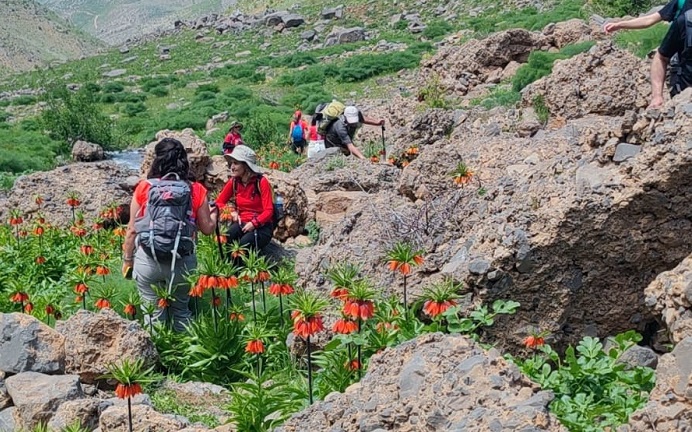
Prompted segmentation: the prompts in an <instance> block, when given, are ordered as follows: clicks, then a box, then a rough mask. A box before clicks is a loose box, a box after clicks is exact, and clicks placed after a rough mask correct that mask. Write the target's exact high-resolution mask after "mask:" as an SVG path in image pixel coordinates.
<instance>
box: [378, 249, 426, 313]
mask: <svg viewBox="0 0 692 432" xmlns="http://www.w3.org/2000/svg"><path fill="white" fill-rule="evenodd" d="M386 260H387V266H388V267H389V270H391V271H393V272H397V271H398V272H399V273H401V274H402V275H403V276H404V307H405V308H408V299H407V293H406V278H407V277H408V275H409V274H411V267H414V266H419V265H422V264H423V261H424V260H423V250H422V249H414V247H413V245H412V244H411V243H409V242H397V243H396V244H395V245H394V247H392V249H390V250H389V251H387V256H386Z"/></svg>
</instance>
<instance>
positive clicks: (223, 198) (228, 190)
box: [216, 178, 233, 208]
mask: <svg viewBox="0 0 692 432" xmlns="http://www.w3.org/2000/svg"><path fill="white" fill-rule="evenodd" d="M231 198H233V178H230V179H229V180H228V181H227V182H226V184H225V185H223V189H221V193H220V194H219V196H218V197H216V205H217V206H219V207H220V208H224V207H225V206H226V204H228V202H229V201H230V200H231Z"/></svg>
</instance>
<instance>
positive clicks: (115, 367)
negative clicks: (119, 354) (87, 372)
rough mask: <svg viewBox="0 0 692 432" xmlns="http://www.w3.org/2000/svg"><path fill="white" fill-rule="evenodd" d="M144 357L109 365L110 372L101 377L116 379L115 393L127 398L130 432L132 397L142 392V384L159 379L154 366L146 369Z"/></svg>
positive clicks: (119, 396) (121, 397) (130, 427)
mask: <svg viewBox="0 0 692 432" xmlns="http://www.w3.org/2000/svg"><path fill="white" fill-rule="evenodd" d="M144 367H145V365H144V361H143V360H142V359H137V360H134V361H133V360H130V359H127V358H126V359H123V360H121V361H120V362H117V363H111V364H109V365H108V366H107V370H108V373H107V374H106V375H104V376H102V377H100V378H104V379H114V380H116V381H117V382H118V385H117V386H116V387H115V395H116V396H117V397H118V398H120V399H127V419H128V426H129V430H130V432H132V398H133V397H135V396H137V395H138V394H140V393H142V385H143V384H149V383H152V382H156V381H158V379H159V378H158V377H156V376H155V375H154V372H153V371H154V366H152V367H150V368H148V369H146V370H145V369H144Z"/></svg>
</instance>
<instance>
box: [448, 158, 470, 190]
mask: <svg viewBox="0 0 692 432" xmlns="http://www.w3.org/2000/svg"><path fill="white" fill-rule="evenodd" d="M473 175H474V174H473V171H471V169H470V168H469V167H467V166H466V163H464V161H461V162H459V163H458V164H457V167H456V168H455V169H454V171H453V172H452V176H453V177H452V178H453V179H454V183H455V184H456V185H459V186H461V187H464V186H465V185H466V184H468V183H469V182H470V181H471V179H472V178H473Z"/></svg>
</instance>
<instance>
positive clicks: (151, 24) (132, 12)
mask: <svg viewBox="0 0 692 432" xmlns="http://www.w3.org/2000/svg"><path fill="white" fill-rule="evenodd" d="M37 1H38V2H39V3H42V4H44V5H45V6H47V7H48V8H50V9H51V10H53V11H55V12H56V13H58V14H59V15H60V16H62V17H63V18H65V19H67V20H69V21H70V22H71V23H73V24H74V25H75V26H76V27H77V28H79V29H80V30H83V31H85V32H87V33H89V34H91V35H93V36H96V37H97V38H99V39H101V40H103V41H105V42H106V43H108V44H119V43H122V42H125V41H126V40H127V39H130V38H132V37H136V36H141V35H143V34H147V33H153V32H155V31H157V30H162V29H170V28H172V27H173V22H174V21H175V20H177V19H190V18H197V17H199V16H201V15H204V14H209V13H214V12H222V11H223V10H225V9H227V8H229V7H231V6H233V5H234V4H235V3H236V1H235V0H194V1H189V0H170V1H161V0H144V1H136V2H133V1H128V0H115V1H113V0H37Z"/></svg>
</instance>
